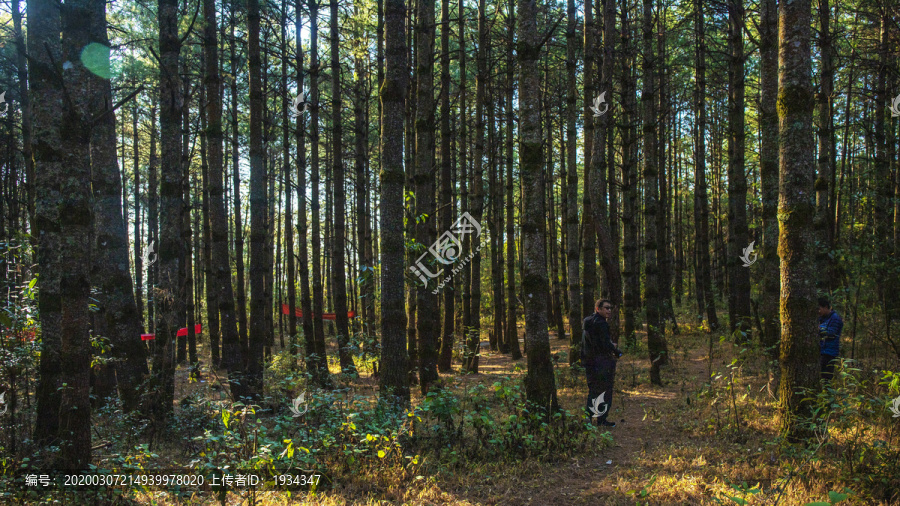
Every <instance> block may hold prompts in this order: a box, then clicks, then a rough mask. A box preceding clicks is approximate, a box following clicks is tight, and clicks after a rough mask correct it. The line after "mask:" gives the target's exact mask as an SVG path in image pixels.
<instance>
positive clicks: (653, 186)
mask: <svg viewBox="0 0 900 506" xmlns="http://www.w3.org/2000/svg"><path fill="white" fill-rule="evenodd" d="M643 14H644V51H643V57H644V66H643V71H644V78H643V84H644V89H643V91H642V92H641V102H642V104H641V105H642V106H643V113H644V124H643V130H644V132H643V133H644V174H643V175H644V261H645V262H646V265H645V272H646V276H647V278H646V284H645V288H644V291H645V295H644V297H645V301H646V303H645V304H646V308H647V351H648V353H649V357H648V358H649V359H650V382H651V383H653V384H654V385H662V379H661V377H660V367H661V366H663V365H665V364H666V363H667V362H668V353H667V350H666V336H665V327H664V325H663V324H661V322H660V294H659V266H658V259H657V244H658V241H659V236H660V232H661V230H659V229H658V228H657V225H658V224H657V214H658V213H660V212H663V211H662V210H661V209H660V208H659V200H658V199H659V195H658V193H659V182H658V181H657V177H658V175H659V169H658V167H657V163H658V162H659V160H658V154H657V149H658V147H659V146H657V141H658V137H657V132H656V128H657V124H656V121H657V118H656V79H655V78H656V56H654V54H653V34H654V31H653V0H644V9H643Z"/></svg>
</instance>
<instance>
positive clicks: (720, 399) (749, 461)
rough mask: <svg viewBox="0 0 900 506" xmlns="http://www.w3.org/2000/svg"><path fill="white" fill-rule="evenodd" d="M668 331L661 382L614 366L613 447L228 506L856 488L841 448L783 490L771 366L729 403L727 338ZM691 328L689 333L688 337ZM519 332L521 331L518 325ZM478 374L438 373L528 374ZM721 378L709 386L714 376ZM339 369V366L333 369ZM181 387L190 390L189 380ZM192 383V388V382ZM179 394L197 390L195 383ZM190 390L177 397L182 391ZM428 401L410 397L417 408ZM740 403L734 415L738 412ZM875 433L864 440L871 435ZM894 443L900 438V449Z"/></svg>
mask: <svg viewBox="0 0 900 506" xmlns="http://www.w3.org/2000/svg"><path fill="white" fill-rule="evenodd" d="M682 329H683V332H682V334H681V335H678V336H669V350H670V365H669V366H668V367H666V368H665V369H664V370H663V378H664V381H665V384H664V385H663V386H661V387H659V386H652V385H650V384H649V381H648V374H647V364H648V360H647V358H646V356H645V355H646V353H640V354H637V355H636V354H628V355H626V356H625V357H624V358H623V359H622V360H621V361H620V362H619V365H618V371H617V380H616V381H617V384H616V391H615V394H614V398H613V409H612V411H611V416H610V419H611V420H615V421H616V422H617V423H618V426H617V427H615V428H614V429H612V431H611V432H612V437H613V445H612V446H610V447H598V448H596V449H594V450H592V451H590V452H588V453H587V454H584V455H572V454H570V455H566V456H564V457H563V460H561V461H557V462H552V463H551V462H542V461H538V460H534V459H532V460H526V461H495V462H470V463H464V464H462V465H458V466H455V467H454V466H450V465H447V464H446V463H442V462H440V461H438V460H437V459H438V456H437V455H427V456H425V463H424V465H423V467H422V468H421V470H420V471H419V473H421V474H422V475H423V478H421V479H408V480H407V479H405V478H400V477H399V476H400V475H401V473H394V472H383V471H381V472H376V473H371V472H370V473H369V474H355V473H348V475H346V476H340V477H336V478H335V479H334V485H335V486H334V488H333V489H332V490H328V491H324V492H320V493H318V494H309V495H302V496H296V495H294V496H290V495H289V494H287V493H285V492H257V493H255V494H253V493H252V492H249V491H244V492H243V494H240V495H239V494H230V495H229V497H228V499H227V500H226V502H225V504H230V505H238V504H264V505H282V504H284V505H287V504H308V505H317V506H336V505H351V504H352V505H381V504H409V505H437V504H441V505H452V506H469V505H519V504H522V505H525V504H534V505H578V504H584V505H625V504H629V505H630V504H685V505H707V504H718V503H719V502H718V501H719V500H721V501H723V502H722V503H723V504H734V502H732V501H731V500H729V499H727V498H726V495H731V496H740V495H741V494H740V493H739V492H736V491H735V490H734V489H733V488H732V487H731V486H730V484H740V483H742V482H745V483H746V484H747V485H749V486H754V485H757V484H758V485H759V486H760V488H761V491H760V492H759V493H758V494H755V495H748V496H746V497H745V499H746V500H747V504H774V503H775V502H776V499H777V500H778V504H782V505H801V504H806V503H808V502H812V501H822V500H825V499H827V493H828V491H830V490H834V491H840V490H842V489H843V488H844V487H849V488H851V489H853V488H854V484H853V483H843V482H835V481H834V474H835V473H834V469H835V460H834V459H837V460H839V459H841V458H842V456H841V455H840V453H839V452H837V451H833V452H832V454H825V453H824V452H823V453H822V454H821V455H819V456H820V457H823V458H824V459H825V460H823V461H813V462H811V463H807V464H804V465H803V467H801V469H800V470H801V472H800V473H798V475H797V476H795V477H793V478H792V479H791V481H790V484H789V485H788V487H787V489H786V490H785V492H784V493H783V495H781V496H779V494H778V492H777V489H776V486H777V485H778V484H781V483H783V482H784V479H785V478H786V477H787V476H788V474H789V470H790V469H793V468H794V467H796V465H797V464H798V462H797V461H794V460H790V459H788V458H787V457H785V456H784V453H783V452H782V451H780V450H779V448H778V447H777V446H776V445H774V444H772V441H773V440H774V439H775V437H776V436H777V419H776V411H775V399H774V397H773V396H772V391H773V388H774V385H772V383H771V379H770V373H769V371H768V369H767V365H766V363H765V360H764V359H763V358H761V356H759V355H758V354H757V355H752V354H751V355H750V356H749V358H746V357H745V359H744V362H743V366H742V367H740V368H739V369H735V370H734V394H735V395H734V398H732V396H731V394H730V392H729V391H727V390H726V389H725V387H726V386H727V385H728V384H729V380H730V377H731V376H730V373H729V369H727V366H728V364H730V363H731V362H732V359H733V358H734V357H737V356H739V349H738V348H737V347H735V346H734V345H732V344H731V343H729V342H723V343H719V342H716V343H715V346H714V354H713V357H712V363H711V364H710V357H709V356H708V352H707V350H708V349H709V348H708V337H707V335H706V334H704V333H701V332H698V331H696V330H694V331H691V329H685V326H682ZM685 330H687V332H685ZM520 332H521V330H520ZM550 344H551V347H552V351H553V352H554V353H558V352H567V351H568V344H567V342H566V340H559V339H555V338H551V343H550ZM482 354H483V356H482V358H481V364H480V374H476V375H462V374H460V373H458V372H455V373H453V374H450V375H446V376H443V378H444V381H445V384H446V385H447V386H448V388H466V387H470V386H472V385H474V384H476V383H484V384H487V385H490V384H492V383H493V382H494V381H496V380H497V378H498V377H499V376H510V377H514V378H515V377H521V376H523V375H524V373H525V371H524V369H525V362H524V360H523V361H520V362H519V363H518V367H519V370H518V371H516V370H515V368H516V363H514V362H512V361H511V360H510V359H509V358H508V357H507V356H503V355H501V354H498V353H492V352H490V351H487V352H485V351H482ZM557 368H558V373H559V374H558V378H560V379H561V380H562V381H561V382H560V385H559V388H558V395H559V401H560V404H561V405H562V407H563V408H565V409H568V410H570V411H571V412H573V413H580V412H581V411H582V410H583V408H582V407H581V406H583V405H584V402H585V396H586V385H585V383H584V379H583V377H577V378H573V377H572V376H570V375H569V371H568V364H567V363H566V361H565V360H560V361H559V363H558V364H557ZM710 368H711V369H712V370H713V371H714V372H716V371H717V372H719V373H721V374H723V376H722V377H721V378H720V379H719V380H716V381H714V382H713V385H714V386H713V389H714V392H712V393H711V391H710V390H711V389H710V386H709V379H708V373H707V371H708V370H709V369H710ZM335 372H337V371H335ZM182 385H186V383H182ZM192 385H196V384H192ZM352 386H353V389H354V391H355V392H354V393H355V394H357V395H359V394H363V393H367V394H368V395H372V396H374V395H375V393H376V391H375V387H376V384H375V382H374V381H373V379H372V378H370V377H368V376H365V375H364V376H363V377H362V378H359V379H357V380H354V381H353V382H352ZM180 388H188V389H189V388H196V387H193V386H187V387H184V386H182V387H180ZM182 393H183V394H186V393H188V392H187V390H179V395H181V394H182ZM419 402H421V396H420V395H419V392H418V390H414V393H413V404H414V405H416V404H417V403H419ZM735 405H736V406H737V412H738V416H737V417H735V415H734V412H733V411H734V409H733V408H734V406H735ZM875 432H876V431H874V430H873V431H871V433H867V434H865V435H864V437H867V438H874V437H875ZM831 437H833V438H834V440H835V441H837V442H839V445H838V448H841V447H842V446H841V445H846V444H849V443H850V442H851V441H852V439H853V438H859V437H860V435H859V433H858V430H857V433H854V432H853V431H852V429H834V430H832V431H831ZM895 444H896V443H895ZM138 502H139V503H141V504H176V502H174V501H173V500H172V498H171V497H166V496H165V495H164V494H155V495H147V496H143V497H141V498H139V499H138ZM187 502H188V503H191V504H219V503H218V501H216V500H214V499H213V498H210V497H199V496H195V497H193V498H191V499H189V500H187ZM842 504H876V505H881V504H889V502H887V501H879V500H875V499H871V498H861V497H859V496H854V497H851V499H850V500H848V501H846V502H844V503H842Z"/></svg>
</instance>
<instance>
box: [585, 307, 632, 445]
mask: <svg viewBox="0 0 900 506" xmlns="http://www.w3.org/2000/svg"><path fill="white" fill-rule="evenodd" d="M612 308H613V305H612V303H610V302H609V301H608V300H606V299H600V300H598V301H597V303H596V304H595V305H594V314H592V315H591V316H588V317H587V318H585V319H584V321H583V322H582V328H583V329H584V332H583V333H582V335H581V363H582V365H584V370H585V372H586V373H587V383H588V399H587V406H586V409H587V412H588V416H589V417H591V419H592V420H593V419H596V420H597V424H598V425H600V426H601V427H615V426H616V424H615V422H609V421H607V420H606V418H607V416H609V411H610V408H611V406H612V393H613V380H614V379H615V376H616V360H618V358H619V357H621V356H622V352H621V351H619V348H618V347H617V346H616V345H615V344H614V343H613V342H612V340H610V337H609V324H608V323H607V322H606V320H607V318H609V317H610V314H611V313H612Z"/></svg>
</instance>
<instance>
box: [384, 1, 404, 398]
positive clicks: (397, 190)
mask: <svg viewBox="0 0 900 506" xmlns="http://www.w3.org/2000/svg"><path fill="white" fill-rule="evenodd" d="M405 18H406V2H405V0H385V4H384V20H385V65H386V66H387V69H386V72H385V76H384V82H383V83H381V86H380V88H379V89H380V90H381V110H382V118H381V125H382V129H381V152H382V160H383V163H384V167H383V169H382V172H381V315H382V316H381V357H382V359H381V360H382V369H381V377H380V378H379V386H380V388H381V396H382V397H387V398H388V399H389V400H393V401H394V402H396V403H397V404H401V405H408V404H409V394H410V393H409V365H408V360H409V358H408V356H407V353H406V310H405V308H404V306H403V304H404V300H403V298H404V277H405V274H404V271H405V270H406V267H405V265H404V263H405V261H404V256H405V247H404V238H403V228H402V227H399V226H398V225H397V224H398V223H402V222H403V205H404V198H403V185H404V179H405V177H404V172H403V119H404V116H405V104H404V102H405V100H406V93H407V82H408V79H409V74H408V73H407V70H406V53H407V46H406V26H405Z"/></svg>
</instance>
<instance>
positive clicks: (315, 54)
mask: <svg viewBox="0 0 900 506" xmlns="http://www.w3.org/2000/svg"><path fill="white" fill-rule="evenodd" d="M309 13H310V36H309V47H310V61H309V79H310V92H309V94H310V101H311V102H312V105H311V106H310V122H311V125H310V129H309V132H310V145H311V146H312V153H310V164H311V167H310V174H311V177H310V185H311V186H312V189H311V191H310V202H311V212H312V216H311V218H312V234H311V239H312V270H313V280H312V287H313V306H312V315H313V341H314V342H315V359H316V361H315V362H316V364H317V367H318V369H319V376H320V378H319V379H320V381H321V382H322V384H326V382H327V381H328V378H329V372H328V357H327V356H326V354H325V324H324V322H323V320H322V313H323V312H324V311H325V302H324V287H323V286H322V270H321V269H322V253H321V251H322V243H321V242H320V241H321V230H320V229H321V226H320V221H319V206H320V204H319V44H318V39H319V3H318V0H312V1H311V2H310V7H309Z"/></svg>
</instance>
